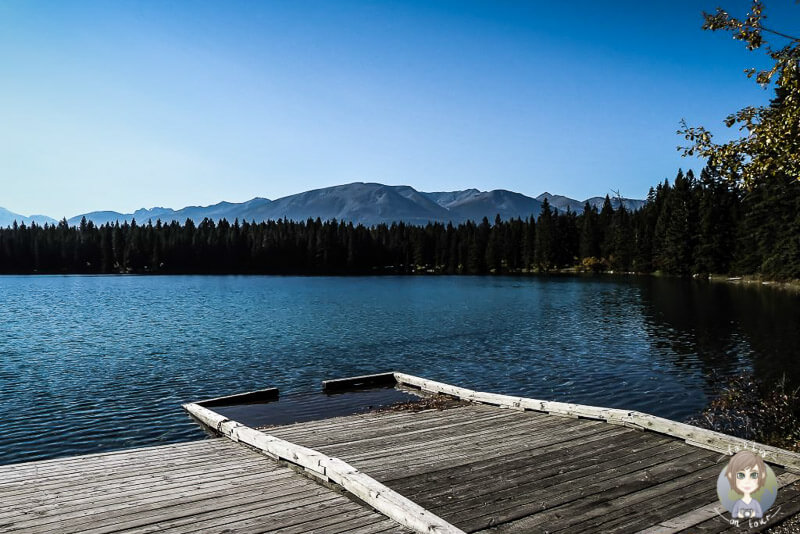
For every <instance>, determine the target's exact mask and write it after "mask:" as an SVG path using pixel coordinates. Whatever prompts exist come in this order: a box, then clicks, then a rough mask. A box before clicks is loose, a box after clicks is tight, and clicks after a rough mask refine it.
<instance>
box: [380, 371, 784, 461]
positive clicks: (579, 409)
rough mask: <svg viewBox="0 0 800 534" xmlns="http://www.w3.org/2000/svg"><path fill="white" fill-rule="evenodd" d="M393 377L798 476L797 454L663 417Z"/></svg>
mask: <svg viewBox="0 0 800 534" xmlns="http://www.w3.org/2000/svg"><path fill="white" fill-rule="evenodd" d="M394 376H395V379H396V380H397V383H398V384H403V385H407V386H412V387H416V388H419V389H421V390H422V391H427V392H430V393H441V394H445V395H450V396H453V397H457V398H459V399H464V400H469V401H473V402H480V403H484V404H490V405H494V406H500V407H505V408H514V409H517V410H532V411H537V412H543V413H549V414H560V415H567V416H573V417H583V418H586V419H598V420H601V421H605V422H607V423H611V424H617V425H624V426H631V427H633V428H638V429H642V430H650V431H653V432H658V433H661V434H666V435H668V436H673V437H676V438H680V439H682V440H684V441H686V442H687V443H689V444H691V445H695V446H697V447H702V448H704V449H708V450H711V451H715V452H720V453H723V454H733V453H735V452H736V451H738V450H740V449H755V450H757V451H759V452H761V453H762V455H764V456H765V458H766V459H767V460H768V461H769V462H770V463H773V464H775V465H780V466H782V467H785V468H787V469H790V470H792V471H795V472H797V473H799V474H800V454H798V453H795V452H791V451H787V450H784V449H780V448H777V447H772V446H770V445H764V444H762V443H755V442H752V441H747V440H743V439H740V438H736V437H733V436H728V435H727V434H722V433H720V432H714V431H712V430H706V429H704V428H698V427H696V426H692V425H688V424H686V423H679V422H677V421H671V420H669V419H664V418H663V417H656V416H654V415H650V414H646V413H642V412H637V411H629V410H620V409H616V408H601V407H597V406H586V405H583V404H572V403H565V402H555V401H545V400H537V399H528V398H524V397H513V396H510V395H498V394H495V393H485V392H482V391H473V390H471V389H467V388H462V387H458V386H453V385H450V384H445V383H443V382H436V381H434V380H427V379H425V378H420V377H418V376H413V375H408V374H405V373H398V372H396V373H394Z"/></svg>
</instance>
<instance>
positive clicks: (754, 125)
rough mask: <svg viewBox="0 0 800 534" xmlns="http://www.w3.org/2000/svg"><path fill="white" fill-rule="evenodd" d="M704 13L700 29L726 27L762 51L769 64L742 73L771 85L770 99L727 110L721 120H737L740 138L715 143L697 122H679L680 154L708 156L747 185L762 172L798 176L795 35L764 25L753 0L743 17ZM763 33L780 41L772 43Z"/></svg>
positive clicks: (799, 95) (799, 73) (799, 96)
mask: <svg viewBox="0 0 800 534" xmlns="http://www.w3.org/2000/svg"><path fill="white" fill-rule="evenodd" d="M799 3H800V2H799ZM703 16H704V18H705V23H704V24H703V29H705V30H711V31H717V30H723V31H728V32H731V33H732V34H733V38H734V39H736V40H738V41H743V42H744V43H745V45H746V47H747V49H748V50H756V49H759V48H760V49H762V50H764V51H765V52H766V53H767V55H768V56H769V57H770V59H771V60H772V63H773V64H772V67H771V68H769V69H766V70H757V69H752V68H751V69H745V73H746V74H747V77H748V78H753V79H755V81H756V82H757V83H758V84H760V85H761V86H762V87H764V88H768V87H774V89H775V98H773V99H772V101H771V102H770V104H769V105H767V106H748V107H746V108H743V109H741V110H739V111H737V112H736V113H733V114H731V115H729V116H728V117H727V119H726V120H725V125H726V126H727V127H729V128H731V127H733V126H734V125H738V126H739V128H738V129H739V131H741V132H743V137H740V138H738V139H734V140H732V141H729V142H726V143H716V142H714V136H713V134H712V133H711V132H710V131H708V130H707V129H706V128H704V127H702V126H699V127H690V126H689V125H688V124H687V123H686V121H681V129H680V130H678V133H679V134H681V135H683V136H684V137H685V138H686V140H687V141H688V142H689V145H688V146H683V147H678V150H681V151H682V153H683V155H684V156H694V155H697V156H700V157H704V158H708V160H709V162H710V163H711V164H712V165H714V166H715V167H716V170H717V171H718V172H719V173H720V174H721V175H723V176H725V177H727V178H728V179H730V180H733V181H735V182H742V183H744V185H746V186H748V187H751V186H753V185H755V184H757V183H759V182H760V181H761V180H762V179H764V178H766V177H774V178H790V179H793V180H800V67H799V65H800V37H796V36H792V35H789V34H787V33H783V32H781V31H777V30H774V29H772V28H769V27H767V26H765V25H764V21H765V20H766V18H767V16H766V15H765V14H764V6H763V4H762V2H760V1H758V0H755V1H753V3H752V5H751V7H750V12H749V13H748V14H747V16H746V17H744V18H743V19H739V18H736V17H733V16H731V15H730V14H729V13H728V12H727V11H724V10H723V9H721V8H717V11H716V12H715V13H713V14H709V13H703ZM767 37H769V38H770V39H772V40H773V41H775V42H778V43H780V44H781V46H780V47H775V46H774V45H772V44H771V43H770V42H768V40H767Z"/></svg>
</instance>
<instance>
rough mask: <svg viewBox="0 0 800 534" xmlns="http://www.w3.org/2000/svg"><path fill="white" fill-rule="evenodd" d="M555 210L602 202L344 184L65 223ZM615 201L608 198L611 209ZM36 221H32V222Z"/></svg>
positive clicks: (372, 220) (440, 218) (422, 217)
mask: <svg viewBox="0 0 800 534" xmlns="http://www.w3.org/2000/svg"><path fill="white" fill-rule="evenodd" d="M545 198H546V199H547V200H548V202H549V203H550V205H551V206H552V207H553V208H554V209H556V210H559V211H566V210H567V209H569V210H571V211H573V212H578V213H580V212H581V211H583V206H584V204H585V203H586V202H589V204H590V205H592V206H596V207H597V208H598V209H599V208H601V207H602V205H603V202H604V201H605V197H591V198H588V199H586V200H584V201H578V200H575V199H572V198H569V197H566V196H563V195H551V194H550V193H547V192H545V193H542V194H541V195H539V196H538V197H536V198H532V197H529V196H526V195H523V194H522V193H517V192H514V191H509V190H505V189H494V190H491V191H480V190H478V189H474V188H472V189H464V190H460V191H438V192H424V191H418V190H416V189H414V188H413V187H411V186H408V185H396V186H393V185H385V184H380V183H376V182H352V183H349V184H342V185H336V186H331V187H324V188H319V189H312V190H309V191H304V192H302V193H297V194H294V195H289V196H286V197H281V198H278V199H275V200H270V199H267V198H261V197H255V198H253V199H251V200H248V201H245V202H226V201H222V202H218V203H216V204H212V205H209V206H186V207H183V208H180V209H177V210H175V209H172V208H164V207H152V208H141V209H138V210H136V211H134V212H133V213H119V212H115V211H93V212H88V213H82V214H79V215H76V216H74V217H71V218H69V219H68V220H67V222H68V224H69V225H70V226H74V225H78V224H80V222H81V220H82V219H83V218H84V217H85V218H86V220H87V221H92V223H94V224H95V225H102V224H106V223H113V222H116V221H119V222H120V223H123V222H131V221H133V220H136V221H137V222H138V223H146V222H147V221H151V222H153V223H155V222H156V221H157V220H161V221H162V222H164V223H168V222H171V221H178V222H180V223H183V222H185V221H186V220H187V219H191V220H192V221H194V222H195V223H197V222H200V221H202V220H203V219H205V218H209V219H213V220H220V219H227V220H228V221H230V222H232V221H234V220H235V219H238V220H240V221H244V220H247V221H256V222H261V221H265V220H277V219H290V220H295V221H304V220H307V219H309V218H311V219H317V218H320V219H323V220H327V219H336V220H342V221H348V222H352V223H354V224H363V225H365V226H372V225H376V224H381V223H387V224H390V223H392V222H401V221H402V222H405V223H407V224H423V225H424V224H427V223H428V222H441V223H448V222H450V223H454V224H458V223H463V222H466V221H467V220H472V221H480V220H481V219H483V217H487V218H489V219H490V220H492V221H493V220H494V218H495V217H496V216H497V215H500V218H501V219H503V220H508V219H512V218H517V217H519V218H527V217H530V216H538V215H539V213H540V212H541V209H542V203H543V201H544V199H545ZM621 202H622V203H623V204H624V205H625V207H626V209H629V210H636V209H639V208H641V207H642V206H643V205H644V203H645V201H643V200H637V199H628V198H623V199H621ZM619 204H620V199H616V198H614V199H612V205H613V206H614V208H615V209H616V208H617V207H618V206H619ZM37 217H38V218H39V219H38V220H36V218H37ZM14 220H16V221H17V222H18V223H23V222H24V223H25V224H30V223H31V222H36V223H37V224H44V223H45V222H47V223H50V224H54V223H56V220H55V219H52V218H50V217H46V216H31V217H24V216H22V215H19V214H16V213H13V212H11V211H9V210H6V209H3V208H0V227H5V226H10V225H11V224H13V221H14Z"/></svg>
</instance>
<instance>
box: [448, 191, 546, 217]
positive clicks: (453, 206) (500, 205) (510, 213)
mask: <svg viewBox="0 0 800 534" xmlns="http://www.w3.org/2000/svg"><path fill="white" fill-rule="evenodd" d="M449 208H450V213H451V214H452V216H453V217H454V218H455V219H457V220H467V219H470V220H473V221H480V220H481V219H483V218H484V217H487V218H488V219H489V221H490V222H494V218H495V216H497V215H498V214H499V215H500V218H501V219H512V218H515V217H520V218H523V219H524V218H527V217H529V216H531V215H534V216H537V215H539V212H541V211H542V203H541V202H539V201H538V200H536V199H535V198H531V197H527V196H525V195H522V194H520V193H514V192H513V191H506V190H504V189H495V190H494V191H483V192H480V193H478V194H477V195H470V196H465V197H464V198H463V199H461V200H456V201H454V202H451V203H450V204H449Z"/></svg>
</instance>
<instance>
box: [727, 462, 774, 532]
mask: <svg viewBox="0 0 800 534" xmlns="http://www.w3.org/2000/svg"><path fill="white" fill-rule="evenodd" d="M725 477H726V478H727V479H728V483H729V484H730V488H731V490H733V491H734V492H735V493H736V494H737V495H739V496H740V498H739V500H738V501H736V502H735V503H733V509H732V510H731V517H733V518H735V519H737V518H744V519H749V518H753V517H757V518H760V517H762V516H763V515H764V512H763V511H762V510H761V503H759V502H758V500H757V499H755V498H754V497H753V494H754V493H756V492H757V491H758V490H760V489H761V488H763V487H764V484H765V483H766V482H767V466H766V465H765V464H764V460H762V459H761V456H759V455H758V454H755V453H753V452H751V451H740V452H737V453H736V454H735V455H734V456H733V458H731V460H730V462H728V467H727V469H726V470H725Z"/></svg>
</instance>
